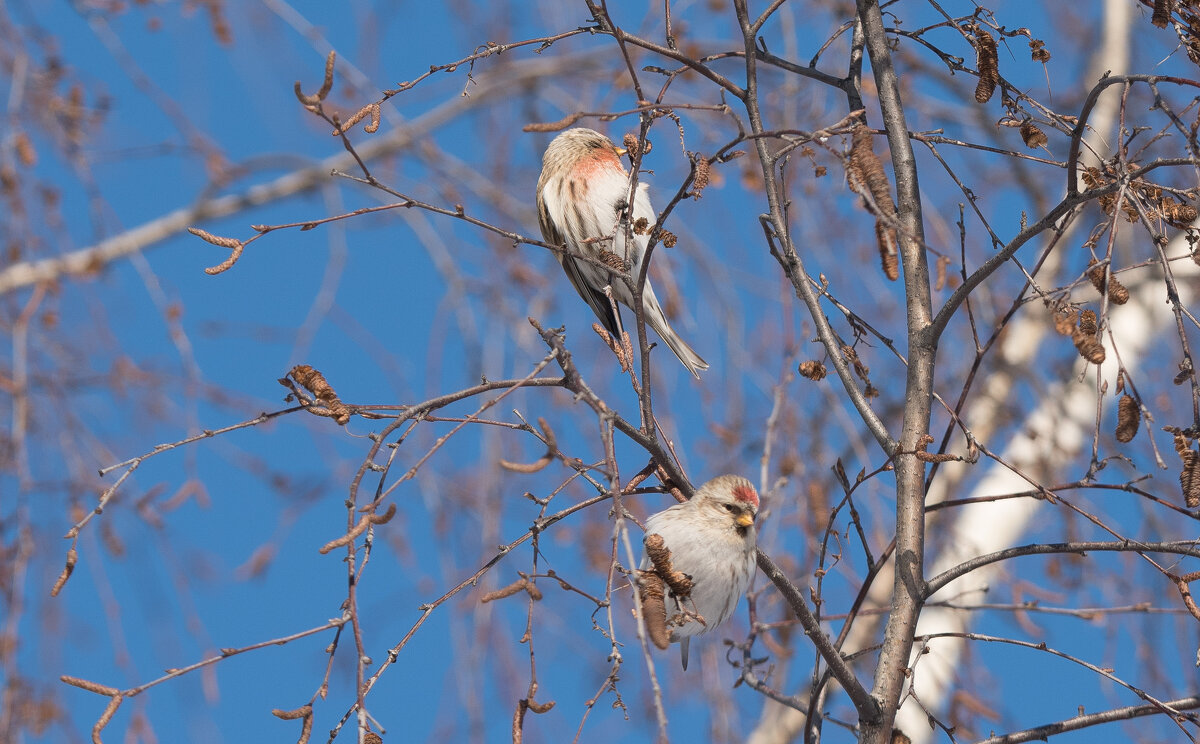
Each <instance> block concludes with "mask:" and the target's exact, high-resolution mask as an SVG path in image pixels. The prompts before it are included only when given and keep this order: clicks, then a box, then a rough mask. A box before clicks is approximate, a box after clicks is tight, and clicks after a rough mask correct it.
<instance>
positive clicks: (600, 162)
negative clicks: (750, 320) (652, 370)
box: [537, 127, 708, 378]
mask: <svg viewBox="0 0 1200 744" xmlns="http://www.w3.org/2000/svg"><path fill="white" fill-rule="evenodd" d="M625 152H626V151H625V150H624V149H623V148H620V147H617V146H616V145H614V144H613V143H612V140H610V139H609V138H608V137H605V136H604V135H603V134H600V133H599V132H596V131H593V130H591V129H584V128H582V127H578V128H575V129H568V130H567V131H565V132H563V133H562V134H560V135H558V136H557V137H555V138H554V140H553V141H552V142H551V143H550V146H549V147H547V148H546V154H545V155H544V156H543V157H542V175H541V177H540V178H539V179H538V185H537V207H538V221H539V222H540V224H541V228H542V236H543V237H544V238H545V239H546V242H548V243H553V244H554V245H563V246H566V252H564V253H560V254H558V262H559V263H561V264H562V267H563V269H564V270H565V271H566V272H567V278H568V279H570V280H571V284H572V285H573V286H574V287H575V291H576V292H578V293H579V295H580V296H581V297H583V299H584V300H586V301H587V304H588V305H590V306H591V308H592V311H593V312H595V313H596V317H598V318H599V319H600V322H601V323H603V324H604V327H605V328H606V329H607V330H608V332H609V333H611V334H613V336H614V337H617V338H619V337H620V335H621V329H622V326H621V316H620V313H619V312H616V311H615V308H613V306H612V304H611V303H610V302H609V301H608V297H606V296H605V294H604V288H605V286H607V285H610V284H611V285H612V291H613V297H614V298H616V300H617V302H620V303H621V304H622V305H624V306H626V307H628V308H632V307H633V291H632V289H631V288H630V286H629V284H628V283H626V282H625V281H624V280H622V279H617V278H616V277H615V276H614V275H613V273H612V272H611V271H608V270H606V269H605V268H603V267H602V266H598V265H596V264H594V263H591V262H589V261H587V260H584V259H580V258H577V257H576V256H586V257H588V258H592V259H596V260H598V261H601V262H602V263H603V262H608V265H609V266H612V265H613V264H614V263H617V264H618V265H621V264H623V266H624V267H625V269H626V270H627V271H628V272H629V274H630V275H631V276H633V277H634V279H636V278H637V276H638V273H639V272H640V271H641V267H642V261H643V260H644V259H645V255H646V246H647V244H648V243H649V241H650V235H649V230H648V229H640V230H634V231H633V239H632V241H627V240H626V239H625V238H626V233H627V226H626V225H625V224H623V223H621V222H620V218H621V216H622V215H623V214H624V213H625V212H626V211H627V209H628V206H629V204H628V199H629V173H627V172H626V171H625V166H624V165H622V163H621V156H622V155H624V154H625ZM648 191H649V187H648V185H647V184H646V183H644V182H639V183H638V188H637V194H636V195H635V196H634V199H633V210H632V213H631V214H630V215H629V217H628V219H629V221H630V222H631V223H633V224H637V223H638V221H639V220H642V219H644V220H645V221H646V222H645V224H646V226H647V227H648V226H651V225H654V223H655V222H656V221H657V219H658V217H657V213H656V212H655V211H654V208H653V207H652V206H650V197H649V194H648ZM642 312H643V314H644V315H645V317H646V323H647V324H648V325H649V326H650V327H651V328H653V329H654V332H655V333H657V334H658V335H659V337H660V338H662V340H663V341H665V342H666V343H667V346H669V347H670V348H671V351H673V352H675V356H677V357H679V361H681V362H683V366H685V367H687V368H688V371H689V372H691V373H692V374H693V375H694V376H695V377H697V378H699V377H700V370H702V369H708V363H707V362H705V361H704V360H703V359H701V358H700V355H699V354H697V353H696V352H695V350H693V349H692V347H691V346H689V345H688V344H687V342H686V341H684V340H683V339H681V338H680V337H679V336H678V335H677V334H676V333H675V331H674V330H672V329H671V324H670V323H668V322H667V316H666V315H665V314H664V313H663V309H662V306H660V305H659V304H658V298H657V297H655V296H654V288H653V287H651V286H650V281H649V280H647V281H646V286H645V288H644V289H643V290H642Z"/></svg>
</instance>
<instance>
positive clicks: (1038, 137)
mask: <svg viewBox="0 0 1200 744" xmlns="http://www.w3.org/2000/svg"><path fill="white" fill-rule="evenodd" d="M1021 139H1022V140H1023V141H1024V142H1025V146H1026V147H1028V148H1030V149H1034V148H1038V147H1041V146H1042V145H1044V144H1046V143H1047V142H1049V141H1050V140H1049V139H1047V138H1046V133H1045V132H1043V131H1042V130H1041V129H1040V128H1039V127H1038V125H1037V124H1034V123H1033V121H1032V120H1030V119H1026V120H1025V121H1024V122H1022V123H1021Z"/></svg>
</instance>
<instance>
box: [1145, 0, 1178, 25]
mask: <svg viewBox="0 0 1200 744" xmlns="http://www.w3.org/2000/svg"><path fill="white" fill-rule="evenodd" d="M1172 5H1173V3H1172V2H1171V0H1154V14H1153V15H1151V16H1150V22H1151V23H1153V24H1154V25H1155V26H1158V27H1159V28H1166V27H1167V24H1168V23H1170V22H1171V6H1172Z"/></svg>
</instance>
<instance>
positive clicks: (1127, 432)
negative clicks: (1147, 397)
mask: <svg viewBox="0 0 1200 744" xmlns="http://www.w3.org/2000/svg"><path fill="white" fill-rule="evenodd" d="M1141 418H1142V417H1141V416H1140V415H1139V414H1138V404H1137V401H1136V400H1134V399H1133V396H1132V395H1129V394H1128V393H1126V394H1125V395H1122V396H1121V399H1120V400H1119V401H1118V402H1117V441H1118V442H1122V443H1124V442H1132V441H1133V438H1134V437H1135V436H1137V431H1138V424H1139V423H1140V422H1141Z"/></svg>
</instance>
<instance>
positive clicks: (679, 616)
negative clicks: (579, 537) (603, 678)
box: [642, 475, 758, 669]
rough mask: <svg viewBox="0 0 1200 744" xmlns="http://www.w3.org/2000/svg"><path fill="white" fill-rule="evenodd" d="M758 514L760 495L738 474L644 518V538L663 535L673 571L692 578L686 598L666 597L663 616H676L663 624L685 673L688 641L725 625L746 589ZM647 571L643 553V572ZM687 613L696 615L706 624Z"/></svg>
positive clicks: (721, 477)
mask: <svg viewBox="0 0 1200 744" xmlns="http://www.w3.org/2000/svg"><path fill="white" fill-rule="evenodd" d="M756 514H758V492H757V491H755V490H754V486H753V485H752V484H751V483H750V481H748V480H746V479H745V478H743V477H741V476H740V475H719V476H717V477H716V478H713V479H712V480H710V481H709V482H707V483H705V484H704V485H702V486H700V488H698V489H696V495H695V496H693V497H692V498H691V500H690V501H685V502H684V503H682V504H676V505H675V506H672V507H670V508H668V509H664V510H663V511H660V512H658V513H657V514H654V515H651V517H650V518H649V519H647V520H646V537H647V538H649V537H650V536H651V535H654V534H658V535H660V536H662V538H663V541H664V542H665V544H666V547H667V548H668V549H669V550H670V551H671V556H670V558H671V568H672V569H674V570H675V571H678V572H680V573H683V574H685V575H687V576H688V577H689V578H690V579H691V580H692V592H691V595H690V596H689V597H687V598H686V599H684V600H680V599H679V598H677V597H676V596H675V594H674V593H673V592H670V591H668V594H667V615H668V617H670V616H671V615H674V618H672V619H671V620H669V621H668V623H667V626H668V630H669V631H670V640H671V642H672V643H675V642H678V643H679V652H680V657H681V659H682V661H683V668H684V669H687V666H688V645H689V644H690V641H691V637H692V636H694V635H699V634H700V633H707V632H708V631H710V630H712V629H713V628H716V627H717V626H718V625H720V624H721V623H723V622H725V621H726V620H727V619H728V618H729V616H730V615H732V614H733V610H734V609H735V608H736V607H737V604H738V602H739V601H741V598H742V595H743V594H745V593H746V589H747V588H749V586H750V577H751V576H753V575H754V566H755V540H756V535H755V531H754V517H755V515H756ZM651 569H652V566H651V565H650V557H649V556H648V555H647V556H646V557H645V558H643V559H642V570H643V571H645V570H651ZM672 603H673V604H672ZM689 613H694V614H696V615H700V616H701V617H702V618H704V622H703V623H701V622H700V621H699V620H696V619H695V618H694V617H690V616H689Z"/></svg>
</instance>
